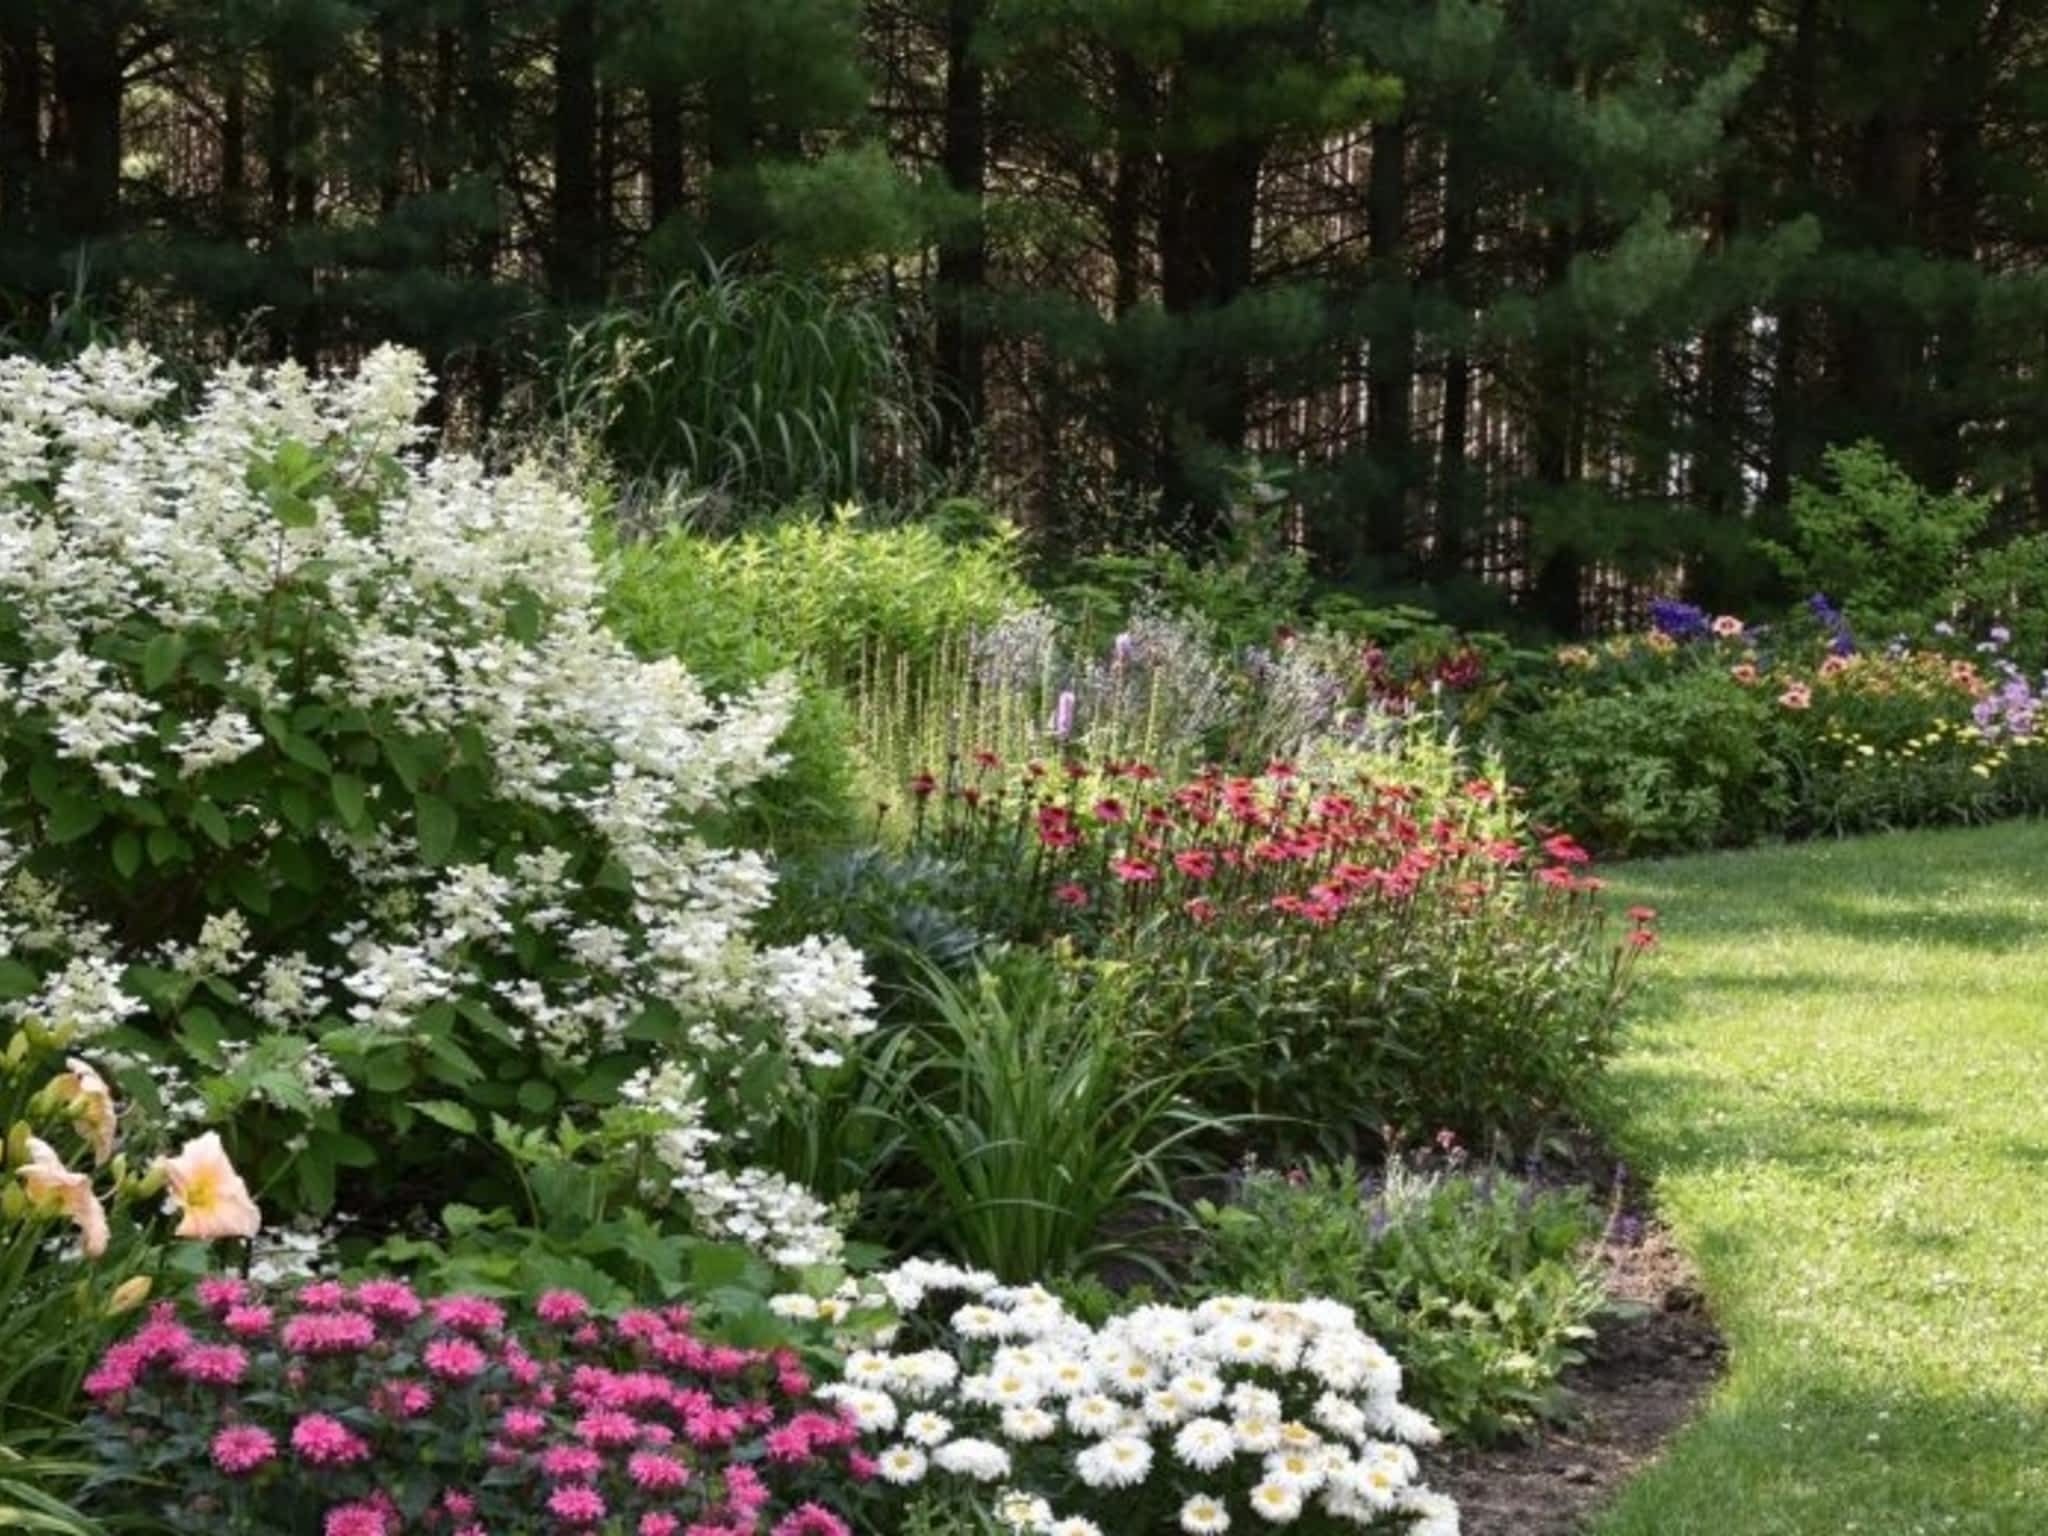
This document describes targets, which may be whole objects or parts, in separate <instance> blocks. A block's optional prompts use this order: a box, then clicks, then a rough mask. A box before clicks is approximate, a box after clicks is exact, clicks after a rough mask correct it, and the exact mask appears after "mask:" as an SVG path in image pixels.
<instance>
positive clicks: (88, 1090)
mask: <svg viewBox="0 0 2048 1536" xmlns="http://www.w3.org/2000/svg"><path fill="white" fill-rule="evenodd" d="M64 1065H65V1066H66V1067H67V1068H69V1069H70V1070H68V1071H66V1072H64V1073H63V1074H62V1075H61V1076H59V1077H57V1078H55V1079H53V1080H52V1081H51V1084H50V1086H51V1087H52V1088H53V1089H54V1090H55V1091H56V1097H57V1102H58V1103H59V1104H61V1105H63V1106H64V1107H65V1108H66V1109H67V1110H69V1111H70V1113H71V1118H72V1119H73V1120H75V1121H76V1122H77V1123H78V1131H79V1134H80V1135H81V1136H83V1137H84V1138H85V1143H86V1145H87V1146H89V1147H91V1148H92V1160H93V1161H94V1162H95V1163H97V1164H101V1165H104V1164H105V1163H106V1161H107V1159H108V1158H110V1157H112V1156H113V1155H114V1127H115V1119H116V1115H115V1110H114V1093H113V1090H112V1089H110V1088H109V1087H108V1086H107V1081H106V1079H105V1078H103V1077H101V1076H100V1075H99V1073H97V1072H95V1071H94V1070H93V1069H92V1067H91V1066H90V1065H89V1064H87V1063H86V1062H83V1061H80V1060H79V1059H78V1058H77V1057H75V1056H74V1057H72V1058H71V1059H70V1060H68V1061H66V1062H65V1063H64Z"/></svg>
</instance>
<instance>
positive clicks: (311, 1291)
mask: <svg viewBox="0 0 2048 1536" xmlns="http://www.w3.org/2000/svg"><path fill="white" fill-rule="evenodd" d="M292 1299H293V1300H294V1301H296V1302H297V1303H298V1304H299V1305H300V1306H302V1307H304V1308H305V1309H306V1310H307V1311H308V1312H332V1311H334V1309H335V1308H337V1307H339V1306H340V1305H341V1304H342V1303H343V1302H345V1301H347V1300H348V1287H346V1286H344V1285H342V1284H341V1283H340V1282H339V1281H336V1280H315V1281H314V1282H313V1283H312V1284H311V1285H302V1286H300V1287H299V1293H298V1295H296V1296H294V1297H293V1298H292Z"/></svg>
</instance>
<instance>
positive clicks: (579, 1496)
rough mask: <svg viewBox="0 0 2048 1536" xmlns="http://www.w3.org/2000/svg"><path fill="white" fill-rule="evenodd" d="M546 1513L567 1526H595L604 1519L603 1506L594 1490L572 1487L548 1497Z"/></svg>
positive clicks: (557, 1491) (558, 1490) (558, 1489)
mask: <svg viewBox="0 0 2048 1536" xmlns="http://www.w3.org/2000/svg"><path fill="white" fill-rule="evenodd" d="M548 1512H549V1513H550V1514H552V1515H553V1516H554V1517H555V1518H556V1519H557V1520H560V1521H563V1522H565V1523H566V1524H569V1525H595V1524H597V1522H598V1521H600V1520H602V1519H603V1518H604V1516H605V1506H604V1500H603V1499H601V1498H600V1497H598V1493H597V1490H596V1489H595V1488H584V1487H580V1486H573V1485H572V1486H570V1487H567V1488H557V1489H556V1490H555V1491H554V1492H553V1493H551V1494H549V1495H548Z"/></svg>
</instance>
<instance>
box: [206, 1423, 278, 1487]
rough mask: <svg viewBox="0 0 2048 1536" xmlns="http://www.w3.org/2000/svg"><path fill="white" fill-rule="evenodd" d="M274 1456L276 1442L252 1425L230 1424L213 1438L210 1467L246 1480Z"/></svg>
mask: <svg viewBox="0 0 2048 1536" xmlns="http://www.w3.org/2000/svg"><path fill="white" fill-rule="evenodd" d="M276 1456H277V1441H276V1440H275V1439H274V1438H272V1436H271V1434H270V1431H268V1430H266V1429H258V1428H257V1427H256V1426H255V1425H254V1424H231V1425H229V1426H228V1427H227V1428H226V1429H224V1430H222V1431H221V1432H220V1433H219V1434H217V1435H215V1436H214V1437H213V1464H214V1465H215V1466H217V1467H219V1468H220V1469H221V1471H223V1472H225V1473H227V1475H228V1476H229V1477H247V1476H248V1475H249V1474H250V1473H251V1472H254V1471H255V1470H256V1469H257V1468H258V1467H260V1466H262V1465H263V1464H264V1463H265V1462H267V1461H272V1460H274V1459H275V1458H276Z"/></svg>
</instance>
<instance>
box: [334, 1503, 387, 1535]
mask: <svg viewBox="0 0 2048 1536" xmlns="http://www.w3.org/2000/svg"><path fill="white" fill-rule="evenodd" d="M321 1529H322V1531H324V1532H325V1533H326V1536H387V1530H386V1524H385V1517H384V1511H383V1510H382V1509H380V1508H378V1507H377V1506H376V1505H375V1504H337V1505H336V1506H335V1507H334V1508H332V1509H330V1510H329V1511H327V1521H326V1523H325V1524H324V1525H323V1526H322V1527H321Z"/></svg>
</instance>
